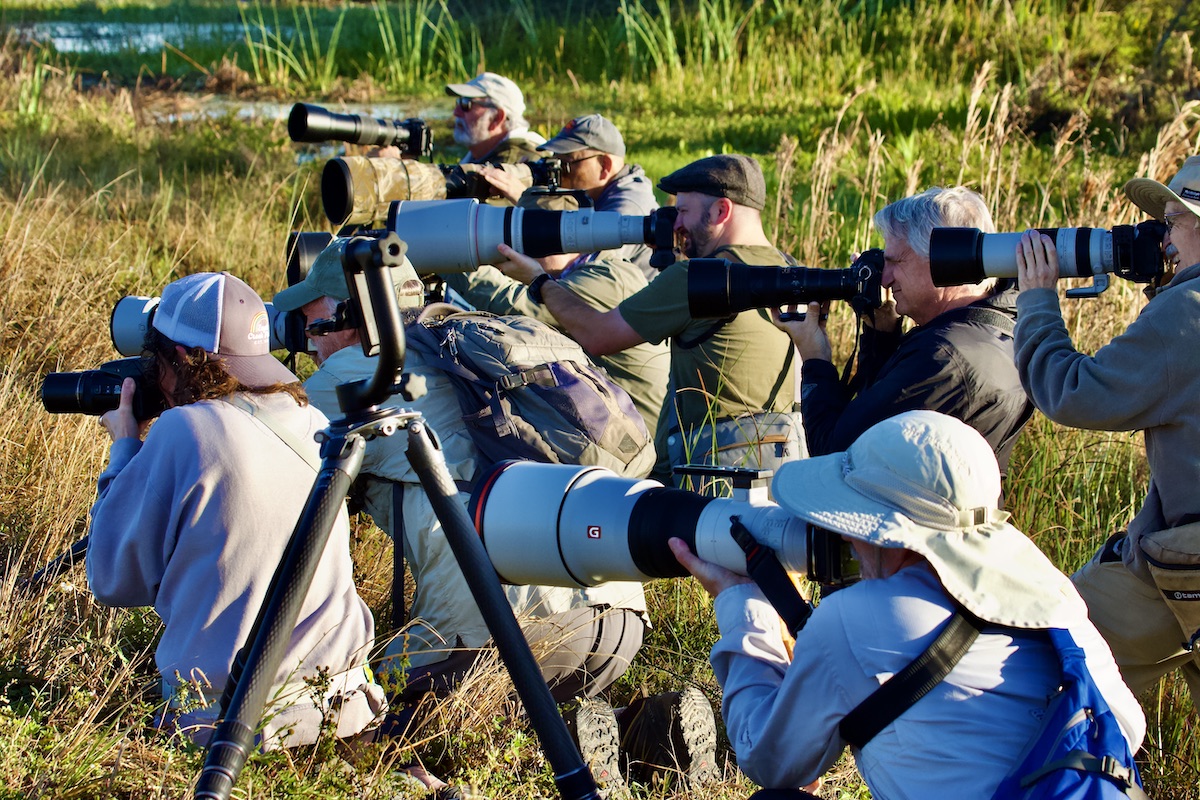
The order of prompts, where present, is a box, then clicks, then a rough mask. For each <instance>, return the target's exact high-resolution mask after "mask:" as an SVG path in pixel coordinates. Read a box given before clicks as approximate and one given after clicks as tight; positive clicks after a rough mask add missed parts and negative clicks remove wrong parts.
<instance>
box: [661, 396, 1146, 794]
mask: <svg viewBox="0 0 1200 800" xmlns="http://www.w3.org/2000/svg"><path fill="white" fill-rule="evenodd" d="M772 490H773V492H774V495H775V499H776V500H777V501H778V502H779V505H780V506H782V507H783V508H784V509H785V510H786V511H788V512H789V513H790V514H792V515H793V516H795V517H798V518H799V519H801V520H804V521H806V522H807V523H809V524H810V525H813V526H817V527H819V528H821V529H824V530H825V531H828V532H830V533H832V534H835V535H840V538H841V539H843V540H845V541H846V542H848V543H849V545H850V546H851V547H852V548H853V551H854V554H855V557H856V559H857V561H858V563H859V566H860V572H861V578H862V580H860V581H859V582H858V583H856V584H854V585H851V586H849V587H847V588H844V589H842V590H841V591H838V592H835V593H833V594H830V595H828V596H827V597H825V598H823V599H822V601H821V603H820V605H818V606H817V607H816V609H815V610H814V611H813V613H812V616H811V617H810V618H809V619H808V621H807V623H806V624H805V625H804V627H803V629H802V630H800V631H799V632H798V633H797V634H796V643H795V648H794V654H793V655H792V657H791V658H789V657H788V653H787V650H786V649H785V648H784V644H783V640H782V638H781V635H780V622H779V617H778V615H777V614H776V613H775V611H774V609H773V608H772V606H771V605H770V604H768V603H767V601H766V599H765V598H764V596H763V594H762V592H761V591H760V590H759V589H758V587H757V586H756V585H754V584H753V583H751V582H749V579H748V578H745V577H743V576H740V575H736V574H734V573H733V572H730V571H728V570H726V569H725V568H723V567H720V566H717V565H715V564H711V563H709V562H706V561H702V560H700V559H699V558H697V557H696V556H695V555H693V554H692V553H691V552H690V551H689V550H688V548H687V545H686V544H684V542H683V541H682V540H680V539H672V540H671V541H670V545H671V549H672V550H673V551H674V553H675V555H676V558H678V559H679V562H680V563H681V564H683V566H684V567H686V568H687V569H688V571H689V572H691V573H692V574H693V575H695V576H696V577H697V578H698V579H699V580H700V582H701V584H702V585H703V586H704V588H705V589H706V590H707V591H708V592H709V593H710V594H712V595H714V596H715V597H716V601H715V606H714V607H715V611H716V617H717V624H718V626H719V627H720V630H721V639H720V640H719V641H718V642H717V644H716V646H715V647H714V648H713V650H712V656H711V660H712V665H713V670H714V672H715V673H716V676H717V680H718V681H720V683H721V685H722V687H723V688H724V701H723V707H722V713H723V715H724V718H725V725H726V730H727V731H728V733H729V741H730V743H731V744H732V745H733V748H734V751H735V752H736V753H737V758H738V766H739V767H740V768H741V770H742V771H743V772H744V773H746V775H747V776H748V777H749V778H750V779H751V780H753V781H755V782H756V783H759V784H761V785H762V786H765V787H768V788H773V789H787V788H789V787H797V786H809V785H811V784H812V783H814V782H815V781H817V780H818V779H819V778H820V777H821V775H822V774H824V773H825V772H826V771H827V770H828V769H830V768H831V767H832V766H833V765H834V764H835V762H836V761H837V760H838V758H839V757H840V756H841V754H842V750H843V748H844V747H845V745H846V744H847V740H846V738H843V732H842V728H841V723H842V720H843V719H844V718H845V717H847V715H849V714H851V712H852V711H853V710H854V709H856V708H857V707H858V705H859V704H860V703H862V702H863V701H864V700H865V699H866V698H868V697H869V696H871V695H872V694H873V693H874V692H875V691H876V690H877V689H879V687H880V685H881V684H882V683H884V682H885V681H887V680H888V679H889V678H890V677H891V676H892V675H895V674H896V673H899V672H902V671H903V670H905V668H906V667H908V665H909V664H910V662H912V661H913V660H914V659H916V658H917V656H919V655H921V654H922V653H923V652H924V651H926V648H927V647H928V646H929V645H930V643H931V642H932V641H933V640H934V638H935V637H937V636H938V635H939V634H938V632H939V631H940V630H942V629H943V628H945V627H946V625H947V621H948V620H951V618H952V617H953V618H955V619H957V617H956V616H955V615H956V610H958V609H959V608H960V607H961V608H962V609H965V610H966V611H967V612H969V613H970V614H972V615H974V616H975V617H976V618H978V619H980V620H983V621H984V623H985V624H984V625H983V626H982V628H981V629H980V630H979V635H978V637H977V638H975V639H974V640H973V641H972V642H971V643H970V645H969V647H968V648H967V649H966V651H965V653H964V654H963V655H962V656H961V658H960V659H959V660H958V661H957V663H956V664H955V665H954V667H953V669H952V670H950V671H949V672H948V674H946V675H945V676H944V677H943V678H941V680H940V681H932V684H933V688H932V689H931V690H930V691H929V692H928V694H925V695H924V696H923V697H920V699H918V700H916V701H915V702H912V703H911V705H908V707H907V708H906V710H903V711H902V712H901V713H900V714H899V715H898V716H892V717H891V721H890V722H887V723H886V724H884V725H882V727H878V726H877V727H878V731H877V732H876V733H875V735H874V737H873V738H872V737H871V736H870V735H868V736H867V737H866V738H867V739H868V742H867V743H866V744H860V745H858V746H854V747H853V753H854V756H855V760H856V761H857V763H858V769H859V772H860V773H861V774H862V776H863V778H864V780H866V782H867V784H868V785H869V786H870V789H871V794H872V796H873V797H888V798H918V797H920V798H925V797H946V796H954V797H991V796H992V793H993V792H994V790H995V789H996V787H997V786H998V784H999V783H1000V781H1001V780H1002V779H1003V778H1004V777H1005V776H1006V775H1007V774H1008V773H1009V771H1010V770H1011V769H1013V768H1014V767H1015V766H1016V765H1017V763H1018V761H1019V756H1020V755H1021V753H1022V750H1023V749H1024V747H1025V745H1026V744H1027V742H1028V741H1029V739H1030V738H1031V737H1032V736H1033V734H1034V733H1035V732H1036V731H1037V730H1038V727H1039V724H1040V718H1039V714H1040V713H1042V712H1043V711H1044V710H1045V708H1046V699H1047V697H1049V696H1051V695H1053V694H1054V693H1055V691H1056V689H1057V687H1058V685H1059V683H1060V681H1061V675H1062V673H1061V669H1060V666H1059V663H1058V658H1057V657H1056V648H1055V646H1054V645H1053V644H1051V640H1050V636H1049V635H1048V634H1046V633H1045V629H1050V628H1059V629H1066V631H1068V632H1069V634H1070V636H1071V638H1072V639H1073V640H1074V642H1075V643H1076V644H1077V645H1078V646H1079V647H1081V648H1082V649H1083V651H1084V654H1085V658H1086V665H1087V669H1088V671H1089V672H1090V673H1091V675H1092V677H1093V679H1094V681H1095V683H1096V685H1097V686H1098V687H1099V689H1100V691H1101V693H1102V694H1103V696H1104V699H1105V700H1106V701H1107V702H1108V705H1109V707H1110V708H1111V709H1112V711H1113V713H1114V715H1115V717H1116V721H1117V723H1118V725H1119V728H1120V730H1121V734H1123V736H1124V738H1125V739H1126V741H1127V742H1128V744H1129V747H1130V752H1134V751H1136V750H1137V748H1138V746H1139V745H1140V744H1141V741H1142V737H1143V736H1144V734H1145V718H1144V716H1143V714H1142V711H1141V709H1140V708H1139V707H1138V704H1137V700H1136V699H1135V698H1134V697H1133V695H1132V694H1131V693H1130V692H1129V690H1128V689H1127V688H1126V687H1125V685H1124V684H1123V683H1122V682H1121V677H1120V675H1119V674H1118V672H1117V668H1116V665H1115V664H1114V663H1113V659H1112V655H1111V654H1110V653H1109V651H1108V648H1107V647H1106V646H1105V643H1104V640H1103V639H1102V638H1101V637H1100V635H1099V633H1098V632H1097V631H1096V629H1095V628H1094V627H1093V626H1092V625H1091V623H1089V622H1088V619H1087V609H1086V607H1085V606H1084V604H1083V601H1082V600H1081V599H1080V598H1079V595H1078V594H1077V593H1076V592H1075V591H1074V590H1073V589H1072V588H1071V583H1070V582H1069V581H1068V579H1067V577H1066V576H1065V575H1063V574H1062V573H1061V572H1059V571H1058V570H1057V569H1055V567H1054V566H1053V565H1052V564H1051V563H1050V562H1049V560H1047V558H1046V557H1045V556H1044V555H1043V554H1042V553H1041V551H1039V550H1038V548H1037V547H1036V546H1035V545H1034V544H1033V543H1032V542H1031V541H1029V539H1027V538H1026V537H1025V536H1024V535H1023V534H1022V533H1021V532H1020V531H1018V530H1017V529H1016V528H1014V527H1012V525H1010V524H1008V522H1007V519H1008V514H1006V513H1005V512H1003V511H1001V510H999V509H998V508H997V500H998V498H999V495H1000V470H999V467H998V466H997V464H996V458H995V456H994V455H993V453H992V450H991V448H990V447H989V446H988V443H987V441H986V440H984V438H983V437H982V436H981V435H980V434H979V433H978V432H976V431H975V430H974V429H973V428H971V427H970V426H968V425H967V424H965V423H963V422H961V421H959V420H957V419H954V418H953V417H949V416H946V415H944V414H939V413H937V412H933V411H909V412H906V413H903V414H899V415H897V416H895V417H892V418H890V419H887V420H884V421H883V422H879V423H877V424H875V425H874V426H872V427H871V428H869V429H868V430H867V431H866V432H865V433H863V434H862V436H860V437H859V438H858V439H857V440H856V441H855V442H854V444H852V445H851V446H850V447H849V449H848V450H847V451H846V452H844V453H834V454H831V455H827V456H818V457H813V458H808V459H803V460H799V461H792V462H788V463H786V464H784V465H783V466H782V467H781V468H780V469H779V471H778V473H777V474H776V476H775V479H774V481H773V483H772ZM999 626H1002V627H999ZM762 796H763V797H767V796H781V793H772V794H768V793H764V794H763V795H762ZM783 796H802V795H798V794H796V793H789V794H786V795H783Z"/></svg>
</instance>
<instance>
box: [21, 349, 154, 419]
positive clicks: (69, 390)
mask: <svg viewBox="0 0 1200 800" xmlns="http://www.w3.org/2000/svg"><path fill="white" fill-rule="evenodd" d="M126 378H133V379H134V381H135V382H136V383H137V390H136V391H135V392H134V395H133V415H134V417H136V418H137V419H139V420H145V419H153V418H154V417H157V416H158V415H159V414H161V413H162V412H163V411H164V410H166V407H167V404H166V401H165V400H164V399H163V396H162V392H161V391H160V390H159V388H158V387H157V386H156V385H153V384H151V383H150V382H149V381H147V380H146V379H145V360H144V359H142V358H141V357H136V356H135V357H130V358H120V359H117V360H116V361H109V362H107V363H104V364H101V365H100V368H99V369H89V370H84V371H83V372H51V373H50V374H49V375H47V376H46V377H45V378H44V379H42V406H44V407H45V409H46V410H47V411H49V412H50V413H51V414H89V415H92V416H99V415H101V414H103V413H105V412H107V411H112V410H113V409H114V408H116V407H117V406H118V405H120V403H121V383H122V381H124V380H125V379H126Z"/></svg>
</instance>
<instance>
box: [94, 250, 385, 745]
mask: <svg viewBox="0 0 1200 800" xmlns="http://www.w3.org/2000/svg"><path fill="white" fill-rule="evenodd" d="M269 334H270V330H269V321H268V317H267V311H266V308H265V307H264V305H263V302H262V300H261V299H259V297H258V295H257V294H255V293H254V290H253V289H251V288H250V287H249V286H247V285H246V284H245V283H243V282H242V281H240V280H238V279H237V278H235V277H233V276H232V275H230V274H228V273H225V272H222V273H200V274H195V275H188V276H187V277H184V278H180V279H179V280H177V281H175V282H174V283H171V284H170V285H168V286H167V287H166V288H165V289H164V290H163V293H162V300H161V302H160V303H159V305H158V308H157V310H156V311H155V312H154V317H153V320H152V323H151V328H150V330H149V331H148V333H147V337H146V355H147V362H148V368H147V370H146V374H145V376H144V377H143V379H142V381H143V390H144V389H145V388H148V387H150V386H152V385H153V384H155V383H156V384H157V385H158V387H159V388H160V389H161V391H162V393H163V395H164V396H165V398H166V404H167V406H168V408H167V410H166V411H164V412H163V413H162V415H161V416H160V417H159V418H158V420H157V421H156V422H155V423H154V426H153V427H152V428H150V429H149V431H147V425H148V423H147V422H139V421H138V420H137V419H135V417H134V415H133V396H134V391H135V386H136V384H135V381H134V380H133V379H132V378H127V379H126V380H125V382H124V385H123V386H122V387H121V402H120V406H119V407H118V408H117V409H116V410H114V411H110V412H108V413H107V414H105V415H104V416H103V417H102V418H101V420H100V421H101V424H102V425H103V426H104V427H105V428H106V429H107V430H108V432H109V434H110V436H111V437H112V439H113V444H112V449H111V451H110V455H109V463H108V468H107V469H106V470H105V471H104V472H103V473H102V474H101V475H100V478H99V496H98V498H97V500H96V503H95V504H94V505H93V506H92V510H91V518H92V521H91V527H90V528H89V531H88V552H87V576H88V583H89V584H90V586H91V588H92V592H93V593H94V594H95V596H96V599H97V600H99V601H100V602H102V603H106V604H108V605H113V606H123V607H133V606H148V605H152V606H154V610H155V612H157V614H158V615H159V617H160V618H161V619H162V621H163V624H164V630H163V634H162V639H161V640H160V641H159V644H158V648H157V649H156V650H155V661H156V662H157V665H158V670H159V673H160V674H161V675H162V692H163V699H164V701H166V707H165V708H164V710H163V711H162V713H161V714H160V717H159V722H160V724H162V725H163V727H164V728H166V729H168V730H176V731H180V732H182V733H183V734H185V735H187V736H190V737H191V738H193V739H195V740H197V741H200V742H204V741H207V739H208V738H209V736H210V735H211V732H212V727H213V725H214V724H215V723H216V721H217V720H216V717H217V712H218V709H219V705H220V704H219V700H220V697H221V693H222V691H223V690H224V688H225V683H226V680H227V678H228V676H229V672H230V668H231V665H232V663H233V658H234V654H235V653H237V651H238V649H239V648H241V647H242V645H243V644H245V641H246V637H247V635H248V634H249V632H250V630H251V628H252V626H253V624H254V620H255V618H256V616H257V614H258V611H259V608H260V607H261V606H262V602H263V598H264V596H265V594H266V591H267V587H268V585H269V584H270V582H271V576H272V575H273V574H274V572H275V569H276V567H277V566H278V564H279V562H280V559H281V557H282V555H283V551H284V548H285V547H286V545H287V543H288V540H289V538H290V537H291V534H292V531H293V529H294V528H295V526H296V522H297V520H298V519H299V518H300V514H301V511H302V510H303V508H304V505H305V503H306V502H307V499H308V493H309V490H310V488H311V487H312V485H313V482H314V480H315V479H316V475H317V469H318V467H319V465H320V457H319V454H318V446H317V443H316V441H315V439H314V436H315V434H316V433H317V432H318V431H320V430H322V429H323V428H325V427H326V426H327V425H328V420H326V418H325V417H324V416H323V415H322V414H321V412H319V411H317V410H316V409H315V408H313V407H312V406H310V405H308V401H307V398H306V397H305V395H304V390H303V389H302V388H301V386H300V383H299V382H298V380H297V378H296V376H295V375H293V374H292V373H291V372H290V371H288V370H287V369H286V368H285V367H284V366H283V365H282V364H281V363H279V361H277V360H276V359H275V358H274V357H273V356H272V355H271V353H270V335H269ZM143 439H144V441H143ZM299 619H300V623H299V625H298V626H297V628H296V630H295V631H294V632H293V633H292V635H291V638H290V640H289V642H288V645H287V649H286V652H285V654H284V658H283V662H282V664H281V665H280V671H279V673H278V675H277V676H276V677H275V682H274V686H273V688H272V691H271V700H270V703H269V705H268V707H267V712H266V715H265V717H264V722H263V729H262V731H261V733H260V739H259V742H260V744H261V745H262V746H263V747H264V748H270V747H273V746H279V745H283V746H294V745H300V744H309V743H312V742H314V741H316V739H317V737H318V735H319V734H320V732H321V730H323V729H326V727H327V726H328V725H329V724H330V723H331V722H332V724H333V730H334V731H335V732H336V735H337V736H339V737H347V736H354V735H356V734H358V733H360V732H362V731H363V730H364V729H365V728H367V727H369V726H370V725H371V724H372V723H373V722H374V721H375V720H376V718H377V717H380V716H381V714H382V712H383V710H384V707H385V698H384V696H383V692H382V690H381V689H380V687H379V686H378V685H376V684H375V683H374V681H373V679H372V677H371V674H370V672H369V671H367V669H366V667H365V664H366V657H367V651H368V649H369V648H370V647H371V644H372V640H373V638H374V633H375V628H374V622H373V621H372V617H371V611H370V609H369V608H368V607H367V605H366V603H364V602H363V601H362V599H361V598H360V597H359V596H358V593H357V591H355V588H354V574H353V565H352V564H351V561H350V525H349V519H348V517H347V515H346V511H345V509H342V510H341V511H340V512H339V514H338V517H337V520H336V522H335V524H334V526H333V530H332V532H331V533H330V536H329V541H328V543H327V545H326V547H325V550H324V553H323V555H322V557H321V559H320V564H319V565H318V567H317V570H316V573H315V575H314V577H313V580H312V584H311V586H310V588H309V590H308V594H307V595H306V597H305V600H304V604H303V607H302V609H301V612H300V617H299ZM315 679H319V683H320V686H321V687H322V688H321V689H320V690H318V691H316V692H314V689H313V685H310V683H311V682H312V681H313V680H315ZM314 685H315V684H314Z"/></svg>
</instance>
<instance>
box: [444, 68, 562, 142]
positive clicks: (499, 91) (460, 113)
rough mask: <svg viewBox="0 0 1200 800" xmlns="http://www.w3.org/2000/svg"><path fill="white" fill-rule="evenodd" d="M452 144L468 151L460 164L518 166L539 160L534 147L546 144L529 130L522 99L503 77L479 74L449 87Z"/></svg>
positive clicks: (521, 95) (519, 93)
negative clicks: (452, 127)
mask: <svg viewBox="0 0 1200 800" xmlns="http://www.w3.org/2000/svg"><path fill="white" fill-rule="evenodd" d="M446 94H448V95H450V96H451V97H455V98H457V99H456V100H455V101H454V141H455V142H457V143H458V144H460V145H462V146H463V147H465V148H467V154H466V155H465V156H463V159H462V163H463V164H486V163H488V162H492V161H499V162H501V163H504V164H519V163H522V162H524V161H536V160H537V159H539V158H541V154H540V153H538V152H537V147H538V146H539V145H541V144H545V142H546V140H545V139H543V138H542V137H541V136H539V135H538V134H536V133H534V132H533V131H531V130H529V122H528V121H526V119H525V96H524V95H523V94H521V89H520V88H519V87H518V86H517V85H516V84H515V83H513V82H512V81H511V80H509V79H508V78H506V77H504V76H503V75H497V74H496V73H494V72H481V73H480V74H478V75H476V76H475V77H474V78H472V79H471V80H469V81H467V82H466V83H451V84H449V85H448V86H447V87H446Z"/></svg>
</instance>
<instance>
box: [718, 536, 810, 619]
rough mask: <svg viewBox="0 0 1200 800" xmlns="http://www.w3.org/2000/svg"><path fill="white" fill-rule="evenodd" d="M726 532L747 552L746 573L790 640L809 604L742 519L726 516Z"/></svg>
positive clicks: (804, 617) (806, 615) (770, 551)
mask: <svg viewBox="0 0 1200 800" xmlns="http://www.w3.org/2000/svg"><path fill="white" fill-rule="evenodd" d="M729 533H730V534H731V535H732V536H733V540H734V541H735V542H737V544H738V547H740V548H742V552H744V553H745V554H746V574H747V575H749V576H750V578H751V579H752V580H753V581H754V583H755V584H757V585H758V588H759V589H761V590H762V593H763V595H764V596H765V597H766V598H767V602H769V603H770V604H771V606H772V607H773V608H774V609H775V613H777V614H779V618H780V619H782V620H783V624H784V625H785V626H787V629H788V633H790V634H791V635H792V638H793V639H794V638H796V634H797V633H798V632H799V631H800V630H801V629H802V628H803V627H804V624H805V623H806V622H808V618H809V617H810V616H811V615H812V606H811V605H809V604H808V602H807V601H806V600H805V599H804V598H803V597H801V596H800V592H799V591H798V590H797V589H796V584H795V583H793V582H792V578H791V576H790V575H788V574H787V570H785V569H784V568H783V565H782V564H780V563H779V557H778V556H776V555H775V551H774V550H772V549H771V548H769V547H766V546H764V545H762V544H760V543H759V542H758V540H757V539H755V538H754V535H753V534H751V533H750V531H749V529H747V528H746V526H745V525H743V524H742V521H741V518H739V517H737V516H733V517H730V518H729Z"/></svg>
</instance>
